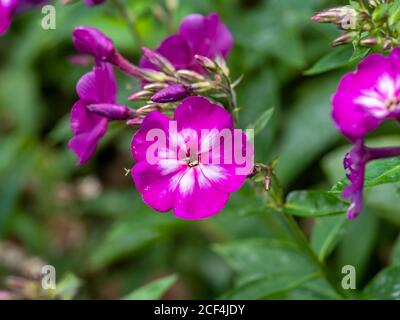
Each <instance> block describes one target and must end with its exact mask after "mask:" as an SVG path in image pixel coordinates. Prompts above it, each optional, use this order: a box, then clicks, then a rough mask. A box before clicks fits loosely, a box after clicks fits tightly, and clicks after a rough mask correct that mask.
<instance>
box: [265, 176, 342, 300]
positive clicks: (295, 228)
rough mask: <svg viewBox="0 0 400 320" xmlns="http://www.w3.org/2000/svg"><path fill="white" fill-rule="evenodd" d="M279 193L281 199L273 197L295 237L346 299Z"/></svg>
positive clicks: (338, 292)
mask: <svg viewBox="0 0 400 320" xmlns="http://www.w3.org/2000/svg"><path fill="white" fill-rule="evenodd" d="M278 181H279V180H278V178H277V177H276V176H275V183H279V182H278ZM279 194H280V199H272V200H273V204H274V206H275V208H276V210H277V211H278V212H280V213H281V215H282V217H283V219H284V220H285V222H286V224H287V226H288V228H289V229H290V231H291V232H292V234H293V235H294V237H295V238H296V239H297V240H298V241H299V243H300V245H301V247H302V248H303V249H304V250H305V251H306V252H307V254H308V255H309V256H310V258H311V259H312V260H313V261H314V263H315V264H316V265H317V266H318V269H319V271H320V272H321V275H322V276H324V277H325V279H326V280H327V281H328V282H329V284H330V285H331V287H332V288H333V289H334V290H335V292H336V293H337V294H338V296H340V297H341V298H344V299H346V298H347V296H346V295H344V293H343V291H342V290H341V288H340V287H339V286H338V285H337V284H336V283H335V281H334V279H332V278H331V277H330V275H329V272H328V271H327V270H326V266H325V264H324V263H323V262H322V261H320V260H319V259H318V256H317V255H316V254H315V252H314V250H313V249H312V248H311V247H310V244H309V241H308V239H307V237H306V236H305V234H304V232H303V230H302V229H301V228H300V226H299V225H298V223H297V222H296V220H295V219H294V218H293V217H292V216H291V215H287V214H285V213H284V212H283V205H284V201H283V196H282V194H283V192H279Z"/></svg>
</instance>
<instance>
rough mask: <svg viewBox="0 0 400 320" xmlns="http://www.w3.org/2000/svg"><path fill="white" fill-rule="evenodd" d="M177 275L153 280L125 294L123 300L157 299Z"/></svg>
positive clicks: (174, 280)
mask: <svg viewBox="0 0 400 320" xmlns="http://www.w3.org/2000/svg"><path fill="white" fill-rule="evenodd" d="M176 280H177V276H176V275H170V276H168V277H165V278H162V279H159V280H155V281H152V282H150V283H149V284H147V285H145V286H143V287H141V288H139V289H136V290H135V291H133V292H131V293H130V294H128V295H126V296H125V297H124V298H123V300H158V299H160V298H161V297H162V295H163V294H164V293H165V292H166V291H167V290H168V289H169V288H170V287H171V286H172V285H173V284H174V283H175V282H176Z"/></svg>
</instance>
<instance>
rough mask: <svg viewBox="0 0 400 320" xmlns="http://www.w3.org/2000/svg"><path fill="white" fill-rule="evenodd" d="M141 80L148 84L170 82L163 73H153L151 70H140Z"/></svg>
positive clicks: (169, 78)
mask: <svg viewBox="0 0 400 320" xmlns="http://www.w3.org/2000/svg"><path fill="white" fill-rule="evenodd" d="M140 73H141V78H142V79H143V80H146V81H149V82H165V81H171V80H173V79H171V77H168V76H167V75H166V74H165V73H164V72H160V71H155V70H152V69H140Z"/></svg>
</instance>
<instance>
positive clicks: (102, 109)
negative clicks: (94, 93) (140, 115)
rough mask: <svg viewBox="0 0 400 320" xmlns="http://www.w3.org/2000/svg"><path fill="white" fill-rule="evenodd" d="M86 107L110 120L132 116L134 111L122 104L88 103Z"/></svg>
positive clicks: (125, 118)
mask: <svg viewBox="0 0 400 320" xmlns="http://www.w3.org/2000/svg"><path fill="white" fill-rule="evenodd" d="M87 109H88V110H89V111H90V112H94V113H96V114H98V115H99V116H102V117H105V118H107V119H110V120H127V119H129V118H130V117H132V116H134V111H133V110H131V109H129V108H127V107H126V106H124V105H122V104H109V103H99V104H90V105H88V106H87Z"/></svg>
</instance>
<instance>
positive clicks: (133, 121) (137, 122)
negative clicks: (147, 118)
mask: <svg viewBox="0 0 400 320" xmlns="http://www.w3.org/2000/svg"><path fill="white" fill-rule="evenodd" d="M142 122H143V118H140V117H134V118H132V119H129V120H128V121H127V122H126V124H127V125H128V126H132V127H135V126H140V125H141V124H142Z"/></svg>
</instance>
